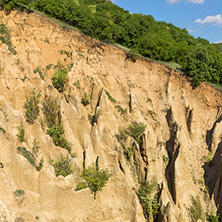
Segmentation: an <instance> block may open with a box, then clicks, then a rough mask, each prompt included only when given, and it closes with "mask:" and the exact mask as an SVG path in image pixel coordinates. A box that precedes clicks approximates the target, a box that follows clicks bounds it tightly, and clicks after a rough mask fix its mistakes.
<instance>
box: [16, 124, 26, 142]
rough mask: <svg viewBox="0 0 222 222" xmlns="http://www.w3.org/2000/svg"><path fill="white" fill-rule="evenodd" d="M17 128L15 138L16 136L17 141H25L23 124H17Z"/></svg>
mask: <svg viewBox="0 0 222 222" xmlns="http://www.w3.org/2000/svg"><path fill="white" fill-rule="evenodd" d="M17 129H18V131H19V132H18V133H17V134H16V136H17V138H18V141H19V142H21V143H22V142H25V141H26V138H25V128H24V126H23V125H21V126H18V127H17Z"/></svg>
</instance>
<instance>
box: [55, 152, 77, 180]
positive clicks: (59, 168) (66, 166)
mask: <svg viewBox="0 0 222 222" xmlns="http://www.w3.org/2000/svg"><path fill="white" fill-rule="evenodd" d="M53 167H54V171H55V174H56V176H57V177H58V176H59V175H62V176H63V177H66V176H68V175H69V174H72V173H73V169H72V165H71V159H69V157H68V155H67V156H63V155H62V154H61V156H60V157H59V158H58V159H57V160H56V161H55V163H54V164H53Z"/></svg>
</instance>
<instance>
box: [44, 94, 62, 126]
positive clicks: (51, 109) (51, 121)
mask: <svg viewBox="0 0 222 222" xmlns="http://www.w3.org/2000/svg"><path fill="white" fill-rule="evenodd" d="M42 107H43V108H42V111H43V115H44V121H45V123H46V125H47V126H48V127H49V128H50V127H53V126H54V125H55V124H57V123H58V113H59V110H60V106H59V105H58V104H57V102H56V99H53V98H51V97H45V99H44V101H43V104H42Z"/></svg>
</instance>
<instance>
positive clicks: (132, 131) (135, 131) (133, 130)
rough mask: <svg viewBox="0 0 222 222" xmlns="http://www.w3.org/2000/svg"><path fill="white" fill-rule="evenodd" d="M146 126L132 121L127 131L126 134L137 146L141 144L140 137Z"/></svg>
mask: <svg viewBox="0 0 222 222" xmlns="http://www.w3.org/2000/svg"><path fill="white" fill-rule="evenodd" d="M145 130H146V125H145V124H144V123H138V122H136V121H133V122H132V123H131V124H130V125H129V126H128V129H127V134H128V135H129V136H131V137H132V138H133V139H134V140H135V141H136V142H137V143H138V144H141V143H142V141H141V139H140V136H141V135H142V134H143V133H144V132H145Z"/></svg>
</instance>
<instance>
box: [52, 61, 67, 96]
mask: <svg viewBox="0 0 222 222" xmlns="http://www.w3.org/2000/svg"><path fill="white" fill-rule="evenodd" d="M54 69H55V72H54V75H53V76H52V84H53V86H54V87H55V88H56V89H57V90H58V91H59V92H63V91H64V90H65V84H66V82H67V74H68V70H67V68H66V67H65V66H64V65H62V64H61V63H58V64H57V65H56V66H54Z"/></svg>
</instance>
